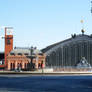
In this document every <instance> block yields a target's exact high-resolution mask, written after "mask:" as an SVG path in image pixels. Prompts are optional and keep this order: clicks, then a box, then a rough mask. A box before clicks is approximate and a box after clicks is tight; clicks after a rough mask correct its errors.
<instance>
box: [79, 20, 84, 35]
mask: <svg viewBox="0 0 92 92" xmlns="http://www.w3.org/2000/svg"><path fill="white" fill-rule="evenodd" d="M80 22H81V24H82V29H81V32H82V35H84V32H85V30H84V21H83V20H81V21H80Z"/></svg>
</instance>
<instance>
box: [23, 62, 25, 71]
mask: <svg viewBox="0 0 92 92" xmlns="http://www.w3.org/2000/svg"><path fill="white" fill-rule="evenodd" d="M24 68H25V64H24V61H23V62H22V69H24Z"/></svg>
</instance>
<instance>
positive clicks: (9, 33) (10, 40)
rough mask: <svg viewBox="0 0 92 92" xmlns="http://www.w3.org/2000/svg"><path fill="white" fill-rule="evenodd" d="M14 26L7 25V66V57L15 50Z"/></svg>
mask: <svg viewBox="0 0 92 92" xmlns="http://www.w3.org/2000/svg"><path fill="white" fill-rule="evenodd" d="M12 31H13V28H12V27H5V66H6V64H7V62H6V57H7V55H8V54H9V53H10V52H11V51H12V50H13V34H12Z"/></svg>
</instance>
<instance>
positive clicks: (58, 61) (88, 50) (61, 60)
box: [42, 34, 92, 67]
mask: <svg viewBox="0 0 92 92" xmlns="http://www.w3.org/2000/svg"><path fill="white" fill-rule="evenodd" d="M42 51H43V52H44V53H45V54H46V66H48V67H64V66H68V67H71V66H76V64H78V63H79V62H80V60H81V58H82V57H85V59H86V60H87V62H88V63H89V64H90V65H91V66H92V36H91V35H90V36H89V35H85V34H80V35H73V36H72V37H71V38H69V39H67V40H64V41H61V42H59V43H56V44H53V45H50V46H48V47H47V48H45V49H43V50H42Z"/></svg>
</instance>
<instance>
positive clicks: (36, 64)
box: [35, 56, 39, 69]
mask: <svg viewBox="0 0 92 92" xmlns="http://www.w3.org/2000/svg"><path fill="white" fill-rule="evenodd" d="M38 60H39V57H38V56H37V57H36V63H35V68H36V69H38Z"/></svg>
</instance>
